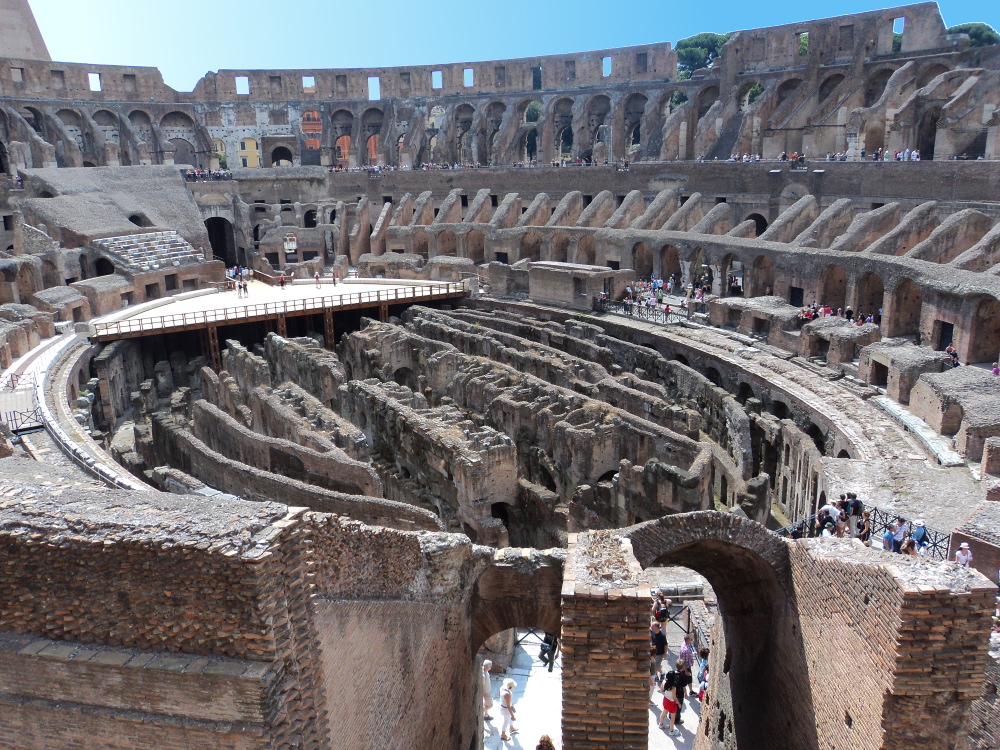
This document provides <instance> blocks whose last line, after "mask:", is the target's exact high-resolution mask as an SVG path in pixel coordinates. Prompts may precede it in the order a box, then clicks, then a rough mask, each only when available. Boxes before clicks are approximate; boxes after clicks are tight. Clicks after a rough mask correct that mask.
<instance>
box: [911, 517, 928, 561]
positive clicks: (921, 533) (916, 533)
mask: <svg viewBox="0 0 1000 750" xmlns="http://www.w3.org/2000/svg"><path fill="white" fill-rule="evenodd" d="M910 539H912V540H913V543H914V544H915V545H916V546H917V554H918V555H922V554H924V553H925V551H926V548H927V545H928V544H929V543H930V539H929V538H928V537H927V526H926V525H925V524H924V522H923V521H922V520H921V519H919V518H918V519H917V520H916V521H914V522H913V531H911V532H910Z"/></svg>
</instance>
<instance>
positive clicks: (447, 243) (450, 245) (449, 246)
mask: <svg viewBox="0 0 1000 750" xmlns="http://www.w3.org/2000/svg"><path fill="white" fill-rule="evenodd" d="M457 246H458V239H457V238H456V237H455V233H454V232H452V231H451V230H450V229H446V230H445V231H443V232H440V233H439V234H438V236H437V253H436V255H455V254H456V253H455V248H456V247H457Z"/></svg>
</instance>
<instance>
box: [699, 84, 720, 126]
mask: <svg viewBox="0 0 1000 750" xmlns="http://www.w3.org/2000/svg"><path fill="white" fill-rule="evenodd" d="M718 99H719V87H718V86H706V87H705V88H703V89H702V90H701V91H699V92H698V99H697V102H698V107H697V112H698V117H697V119H699V120H700V119H701V118H702V117H704V116H705V115H706V114H708V110H710V109H711V108H712V105H713V104H715V102H716V101H718Z"/></svg>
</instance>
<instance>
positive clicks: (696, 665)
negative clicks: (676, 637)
mask: <svg viewBox="0 0 1000 750" xmlns="http://www.w3.org/2000/svg"><path fill="white" fill-rule="evenodd" d="M671 606H672V602H671V600H670V599H667V598H666V597H665V596H664V595H663V593H662V592H657V593H656V595H655V596H654V597H653V602H652V610H651V612H650V624H649V702H650V703H651V704H652V705H654V706H656V705H660V706H662V710H661V711H660V718H659V721H658V722H657V724H658V726H659V727H660V728H661V729H662V728H663V727H664V726H665V725H667V724H668V722H669V725H668V726H667V734H669V735H671V736H674V737H676V736H677V735H679V734H680V733H681V732H680V730H679V729H678V727H679V726H682V725H683V724H684V720H683V719H682V718H681V712H682V710H683V708H684V701H685V699H687V700H689V701H692V700H695V699H697V700H698V701H699V702H703V701H704V700H705V693H706V692H707V690H708V677H709V676H708V657H709V650H708V649H707V648H702V649H698V650H696V649H695V646H694V636H693V635H691V634H690V633H688V634H686V635H685V636H684V642H683V643H682V644H681V647H680V649H679V650H678V652H677V659H676V660H675V661H674V662H673V665H672V668H671V665H669V664H668V665H667V668H666V669H664V665H663V661H664V659H666V658H667V655H668V654H669V653H670V646H669V644H668V643H667V634H666V628H667V623H668V622H669V621H670V608H671ZM657 694H659V698H657Z"/></svg>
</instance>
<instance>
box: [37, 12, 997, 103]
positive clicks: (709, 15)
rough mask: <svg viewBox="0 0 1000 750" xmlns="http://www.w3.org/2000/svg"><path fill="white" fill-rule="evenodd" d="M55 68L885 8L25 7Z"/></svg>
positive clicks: (652, 33) (477, 55)
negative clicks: (73, 64) (62, 64)
mask: <svg viewBox="0 0 1000 750" xmlns="http://www.w3.org/2000/svg"><path fill="white" fill-rule="evenodd" d="M29 2H30V4H31V7H32V10H33V11H34V13H35V18H36V19H37V21H38V25H39V27H40V28H41V30H42V35H43V36H44V37H45V42H46V44H47V45H48V48H49V53H50V54H51V55H52V58H53V59H54V60H58V61H62V62H89V63H102V64H109V65H148V66H152V67H158V68H159V69H160V70H161V71H162V72H163V76H164V79H165V80H166V82H167V84H168V85H170V86H173V87H174V88H175V89H178V90H180V91H190V90H191V89H192V88H193V87H194V84H195V83H196V82H197V80H198V79H199V78H200V77H201V76H203V75H204V74H205V73H206V72H208V71H210V70H219V69H221V68H251V69H252V68H264V69H266V68H347V67H382V66H386V67H387V66H395V65H424V64H433V63H448V62H466V61H474V60H492V59H501V58H510V57H529V56H532V55H544V54H556V53H561V52H581V51H584V50H589V49H602V48H606V47H622V46H627V45H630V44H645V43H649V42H664V41H668V42H676V41H677V40H678V39H683V38H684V37H686V36H690V35H692V34H696V33H698V32H700V31H715V32H726V31H733V30H736V29H750V28H757V27H761V26H774V25H777V24H782V23H791V22H794V21H805V20H809V19H811V18H822V17H826V16H832V15H842V14H846V13H855V12H858V11H864V10H873V9H874V8H876V7H891V6H890V5H887V4H877V0H868V2H864V1H857V0H841V2H839V3H836V4H834V3H824V4H820V3H803V2H792V1H791V0H763V2H749V1H748V0H716V1H715V2H704V1H702V2H676V1H669V2H663V1H662V0H661V1H660V2H645V1H644V0H631V1H629V2H626V1H622V0H574V1H573V2H567V1H566V0H556V1H554V0H494V1H493V2H475V1H474V0H472V1H470V0H464V1H463V2H457V1H456V0H438V1H437V2H430V1H429V0H405V1H404V0H382V1H381V2H375V1H374V0H367V1H363V2H357V0H355V1H354V2H348V1H344V2H332V1H331V0H313V2H309V3H307V2H300V3H296V2H285V3H282V2H276V1H275V0H239V1H237V0H214V1H213V0H173V2H171V3H160V2H157V3H153V2H150V1H149V0H99V2H96V3H81V2H80V1H79V0H29ZM940 5H941V9H942V13H943V15H944V20H945V23H946V24H947V25H949V26H952V25H954V24H957V23H966V22H969V21H984V22H986V23H989V24H990V25H992V26H994V27H997V26H998V25H1000V3H997V2H995V0H943V2H941V4H940Z"/></svg>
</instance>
